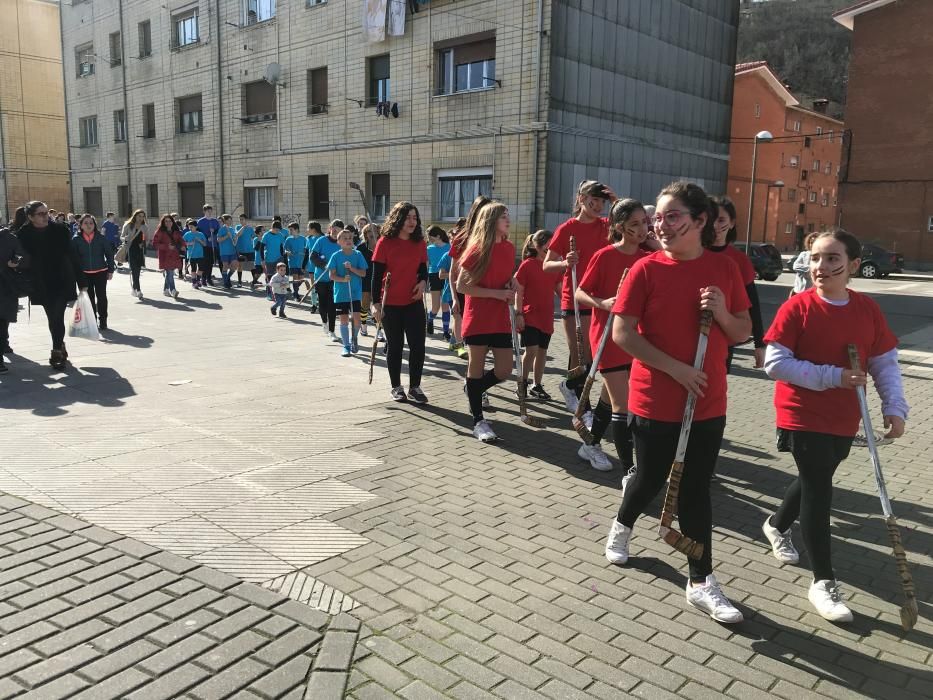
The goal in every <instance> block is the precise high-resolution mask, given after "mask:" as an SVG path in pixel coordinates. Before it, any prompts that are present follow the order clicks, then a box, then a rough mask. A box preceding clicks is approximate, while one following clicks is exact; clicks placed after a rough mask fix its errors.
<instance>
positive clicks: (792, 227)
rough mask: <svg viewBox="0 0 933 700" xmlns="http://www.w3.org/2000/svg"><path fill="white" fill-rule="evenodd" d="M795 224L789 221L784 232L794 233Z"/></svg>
mask: <svg viewBox="0 0 933 700" xmlns="http://www.w3.org/2000/svg"><path fill="white" fill-rule="evenodd" d="M793 232H794V225H793V224H792V223H791V222H789V221H788V222H787V225H786V226H785V227H784V233H793Z"/></svg>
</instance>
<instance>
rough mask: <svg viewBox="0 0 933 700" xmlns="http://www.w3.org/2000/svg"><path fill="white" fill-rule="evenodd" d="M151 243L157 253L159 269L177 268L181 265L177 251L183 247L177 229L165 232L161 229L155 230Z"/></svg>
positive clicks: (182, 241) (182, 240)
mask: <svg viewBox="0 0 933 700" xmlns="http://www.w3.org/2000/svg"><path fill="white" fill-rule="evenodd" d="M152 244H153V245H154V246H155V249H156V250H157V251H158V253H159V269H160V270H177V269H178V268H179V267H181V255H180V253H179V251H180V250H181V249H182V248H183V247H184V244H185V242H184V239H183V238H182V237H181V234H180V233H179V232H178V231H174V230H173V231H171V232H169V233H166V232H165V231H163V230H162V229H159V230H158V231H156V234H155V237H154V238H153V239H152Z"/></svg>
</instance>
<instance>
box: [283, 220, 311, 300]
mask: <svg viewBox="0 0 933 700" xmlns="http://www.w3.org/2000/svg"><path fill="white" fill-rule="evenodd" d="M307 247H308V241H307V239H306V238H305V237H304V236H302V235H301V231H300V229H299V228H298V223H297V222H295V221H293V222H292V223H290V224H289V225H288V238H286V239H285V256H286V258H287V259H288V274H290V275H291V276H292V296H294V298H295V301H300V300H301V294H299V293H298V290H299V289H300V288H301V281H302V280H303V279H304V267H305V257H306V255H307Z"/></svg>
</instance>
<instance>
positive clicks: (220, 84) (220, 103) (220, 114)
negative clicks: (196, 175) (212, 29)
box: [214, 0, 227, 212]
mask: <svg viewBox="0 0 933 700" xmlns="http://www.w3.org/2000/svg"><path fill="white" fill-rule="evenodd" d="M214 13H215V14H216V17H215V18H214V21H215V26H216V27H217V132H218V134H219V139H220V143H219V145H220V211H221V212H226V211H227V177H226V175H227V163H226V160H227V159H226V156H225V155H224V69H223V64H222V62H221V61H222V56H221V52H220V44H221V40H220V31H221V27H222V26H223V21H222V20H221V18H220V0H214Z"/></svg>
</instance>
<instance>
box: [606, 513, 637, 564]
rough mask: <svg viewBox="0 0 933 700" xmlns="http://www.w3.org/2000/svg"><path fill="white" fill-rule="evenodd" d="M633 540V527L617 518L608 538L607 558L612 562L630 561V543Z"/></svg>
mask: <svg viewBox="0 0 933 700" xmlns="http://www.w3.org/2000/svg"><path fill="white" fill-rule="evenodd" d="M631 540H632V528H630V527H625V525H623V524H622V523H620V522H619V521H618V520H616V519H615V518H613V519H612V527H611V528H609V537H607V538H606V559H608V560H609V563H610V564H625V563H626V562H627V561H628V543H629V542H630V541H631Z"/></svg>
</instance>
